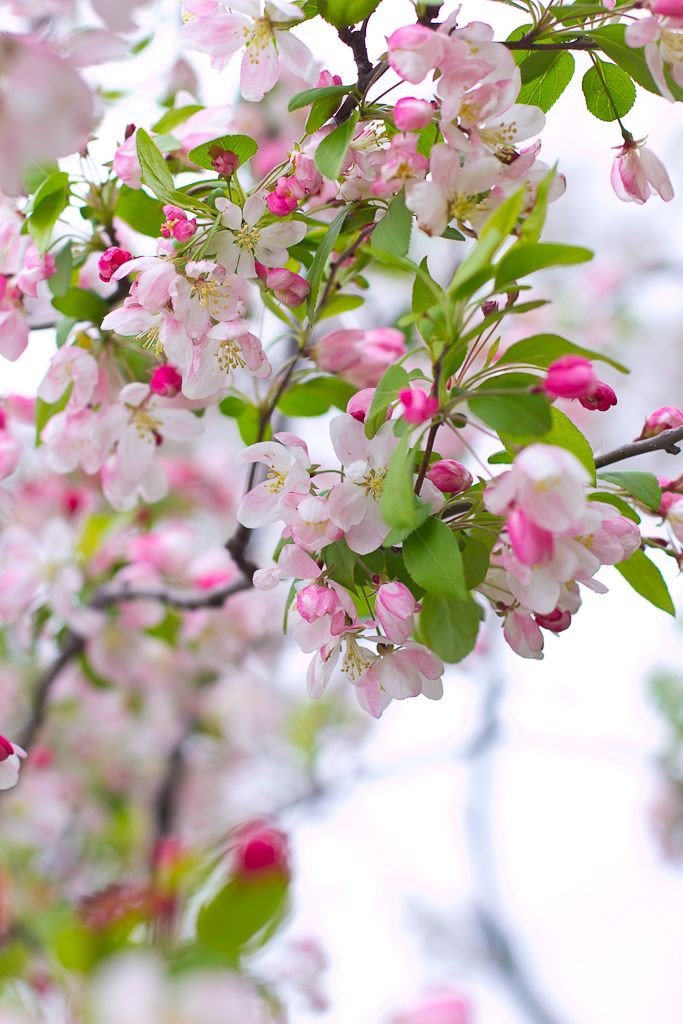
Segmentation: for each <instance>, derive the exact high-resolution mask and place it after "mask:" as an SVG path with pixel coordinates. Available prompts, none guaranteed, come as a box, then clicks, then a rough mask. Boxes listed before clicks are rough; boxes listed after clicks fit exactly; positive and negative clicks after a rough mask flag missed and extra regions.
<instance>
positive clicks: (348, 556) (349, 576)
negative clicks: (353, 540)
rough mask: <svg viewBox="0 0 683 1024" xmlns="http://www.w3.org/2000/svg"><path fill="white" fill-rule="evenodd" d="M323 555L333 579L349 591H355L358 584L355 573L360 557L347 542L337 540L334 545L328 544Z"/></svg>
mask: <svg viewBox="0 0 683 1024" xmlns="http://www.w3.org/2000/svg"><path fill="white" fill-rule="evenodd" d="M323 553H324V556H325V565H326V566H327V570H328V572H329V574H330V576H331V577H332V579H333V580H335V581H336V582H337V583H340V584H341V585H342V587H346V589H347V590H354V589H355V586H356V582H355V580H354V575H353V573H354V570H355V568H356V562H357V560H358V557H357V555H356V554H354V552H353V551H351V549H350V548H349V546H348V544H347V543H346V541H345V540H337V541H335V542H334V543H333V544H328V545H327V547H325V548H324V549H323Z"/></svg>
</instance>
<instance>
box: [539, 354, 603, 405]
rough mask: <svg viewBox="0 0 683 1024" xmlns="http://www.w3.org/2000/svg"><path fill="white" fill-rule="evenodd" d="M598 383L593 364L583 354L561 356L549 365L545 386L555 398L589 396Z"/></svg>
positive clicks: (547, 391) (548, 392)
mask: <svg viewBox="0 0 683 1024" xmlns="http://www.w3.org/2000/svg"><path fill="white" fill-rule="evenodd" d="M597 383H598V378H597V377H596V375H595V371H594V369H593V366H592V364H591V363H590V362H589V361H588V360H587V359H584V358H583V356H572V355H569V356H561V357H560V359H556V360H555V362H554V363H551V364H550V366H549V367H548V372H547V374H546V378H545V381H544V382H543V387H544V389H545V391H546V393H547V394H548V395H551V396H552V397H553V398H587V397H589V396H590V395H591V394H592V393H593V391H594V390H595V387H596V385H597Z"/></svg>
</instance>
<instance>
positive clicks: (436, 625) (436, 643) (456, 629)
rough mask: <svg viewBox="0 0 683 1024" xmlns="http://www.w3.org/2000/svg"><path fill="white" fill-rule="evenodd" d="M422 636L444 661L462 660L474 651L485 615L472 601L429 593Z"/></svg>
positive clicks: (421, 624)
mask: <svg viewBox="0 0 683 1024" xmlns="http://www.w3.org/2000/svg"><path fill="white" fill-rule="evenodd" d="M421 603H422V612H421V614H420V633H421V636H422V638H423V639H424V641H425V643H426V644H427V646H428V647H430V648H431V650H433V651H434V653H435V654H436V655H438V657H439V658H442V659H443V660H444V661H449V662H456V661H462V659H463V658H466V657H467V655H468V654H470V653H471V652H472V651H473V650H474V645H475V644H476V642H477V635H478V633H479V625H480V623H481V620H482V619H483V617H484V613H483V611H482V609H481V608H480V606H479V605H478V604H477V602H476V601H473V600H472V599H471V598H468V599H465V600H459V599H458V598H453V597H438V596H437V595H436V594H427V595H426V596H425V597H424V598H423V599H422V602H421Z"/></svg>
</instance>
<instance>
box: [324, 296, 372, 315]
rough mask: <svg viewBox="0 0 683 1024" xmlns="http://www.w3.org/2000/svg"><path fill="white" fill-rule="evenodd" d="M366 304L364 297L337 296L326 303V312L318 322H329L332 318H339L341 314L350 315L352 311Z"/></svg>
mask: <svg viewBox="0 0 683 1024" xmlns="http://www.w3.org/2000/svg"><path fill="white" fill-rule="evenodd" d="M364 304H365V299H364V298H363V296H362V295H335V296H334V297H333V298H331V299H330V300H329V301H328V302H326V303H325V308H324V310H323V311H322V312H321V313H320V315H319V316H318V321H321V320H327V319H328V318H329V317H331V316H339V314H340V313H348V312H349V310H351V309H358V308H359V307H360V306H362V305H364Z"/></svg>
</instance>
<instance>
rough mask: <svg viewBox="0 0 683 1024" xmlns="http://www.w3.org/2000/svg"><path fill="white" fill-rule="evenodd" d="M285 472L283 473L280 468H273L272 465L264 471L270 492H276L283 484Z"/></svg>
mask: <svg viewBox="0 0 683 1024" xmlns="http://www.w3.org/2000/svg"><path fill="white" fill-rule="evenodd" d="M286 475H287V474H286V473H283V472H282V470H280V469H275V467H274V466H271V468H270V469H269V470H268V472H267V473H266V487H267V488H268V490H269V491H270V493H271V494H277V493H278V492H279V491H281V490H282V489H283V487H284V486H285V478H286Z"/></svg>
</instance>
